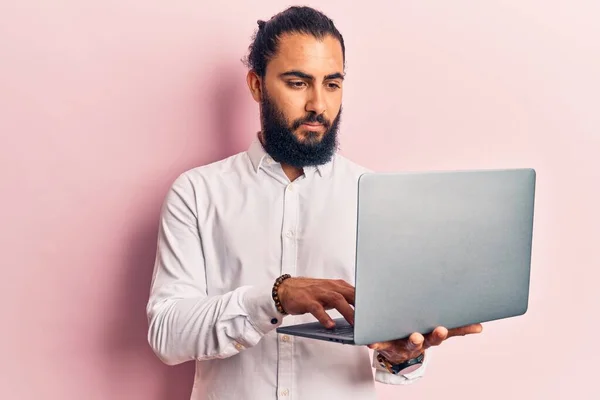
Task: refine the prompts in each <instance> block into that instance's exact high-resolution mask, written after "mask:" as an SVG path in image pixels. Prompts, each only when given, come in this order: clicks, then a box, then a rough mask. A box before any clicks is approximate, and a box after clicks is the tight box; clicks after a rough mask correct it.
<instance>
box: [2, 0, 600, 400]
mask: <svg viewBox="0 0 600 400" xmlns="http://www.w3.org/2000/svg"><path fill="white" fill-rule="evenodd" d="M394 3H395V5H392V2H390V1H387V0H371V1H369V2H367V3H365V4H363V5H360V6H359V5H350V4H349V2H347V1H341V0H340V1H323V2H312V4H311V5H316V6H317V7H320V8H321V9H322V10H323V11H325V12H327V13H329V14H330V15H331V17H332V18H334V20H335V21H336V22H337V24H338V27H339V28H340V30H341V31H342V33H343V34H344V36H345V38H346V42H347V48H348V54H347V61H348V79H347V81H346V89H345V97H344V106H345V118H344V121H343V123H342V150H343V152H344V153H345V154H346V155H347V156H349V157H351V158H352V159H354V160H355V161H357V162H359V163H362V164H364V165H366V166H368V167H371V168H374V169H377V170H421V169H456V168H494V167H513V166H530V167H535V168H536V169H537V170H538V191H537V200H538V201H537V213H536V222H535V228H536V229H535V239H534V255H533V270H532V282H531V303H530V311H529V313H528V314H526V316H524V317H521V318H517V319H513V320H506V321H501V322H495V323H490V324H487V325H486V327H485V333H484V334H483V335H481V336H480V337H477V338H470V339H453V340H452V341H451V342H448V343H447V344H446V345H445V346H443V347H441V348H439V349H437V350H436V351H435V361H434V362H433V363H432V365H431V368H430V369H429V371H428V376H427V378H426V379H425V380H423V381H421V382H420V383H419V384H417V385H414V386H412V387H384V386H378V388H379V393H380V399H392V398H403V399H404V398H406V399H408V398H411V399H416V398H420V399H433V398H449V399H459V398H460V399H476V398H486V399H504V398H506V397H508V396H512V398H519V399H521V398H530V399H551V398H552V399H567V398H578V399H592V398H596V399H597V398H600V396H599V389H598V382H597V380H598V378H597V373H594V372H592V371H593V369H596V367H597V365H598V360H599V358H600V351H599V345H598V337H599V327H598V323H597V320H598V318H599V314H600V312H599V311H598V309H599V306H600V301H599V296H598V290H597V289H598V286H599V282H598V280H599V279H600V273H599V272H598V271H599V270H598V268H599V267H600V256H599V255H598V246H599V243H598V240H599V237H600V229H599V227H598V226H599V222H600V219H599V217H600V212H599V209H600V189H599V186H598V185H599V183H600V172H599V171H600V110H599V109H600V95H599V93H600V45H599V43H600V28H599V27H600V24H598V16H599V15H600V3H599V2H598V1H596V0H590V1H583V0H579V1H569V2H567V1H558V0H557V1H549V0H539V1H535V0H527V1H525V0H510V1H509V0H505V1H500V0H494V1H492V0H489V1H478V0H472V1H466V0H455V1H452V2H448V1H442V0H439V1H427V2H424V1H417V0H405V1H399V2H394ZM285 5H286V3H283V2H280V1H275V0H271V1H260V2H246V1H241V0H237V1H227V2H214V1H212V2H210V3H208V2H203V1H191V0H181V1H175V2H166V1H158V0H144V1H141V0H118V1H117V0H87V1H81V0H53V1H49V0H48V1H44V0H18V1H17V0H13V1H10V0H1V1H0V134H1V139H0V185H1V195H2V203H1V207H0V221H1V223H2V229H1V230H0V252H1V253H0V254H1V256H0V265H1V267H2V270H1V271H2V279H1V280H0V282H1V283H0V285H1V286H0V296H1V297H0V302H1V304H2V312H1V327H0V335H1V337H0V339H1V340H0V354H2V362H1V363H0V398H1V399H49V400H59V399H60V400H64V399H69V400H70V399H86V400H95V399H102V400H105V399H111V400H112V399H144V400H154V399H157V400H158V399H161V400H162V399H165V400H166V399H174V400H183V399H186V398H187V396H188V395H189V391H190V387H191V378H192V376H191V374H192V369H191V368H190V367H191V365H183V366H179V367H166V366H163V365H162V364H161V363H160V362H159V361H158V360H157V359H156V358H155V357H154V356H153V354H152V352H151V351H150V349H149V347H148V345H147V343H146V317H145V313H144V307H145V303H146V299H147V293H148V288H149V283H150V274H151V270H152V263H153V258H154V251H155V247H154V246H155V240H156V239H155V238H156V229H157V218H158V213H159V207H160V203H161V202H162V199H163V196H164V194H165V192H166V190H167V188H168V186H169V185H170V183H171V182H172V180H173V179H174V178H175V177H176V176H177V175H178V174H179V173H180V172H182V171H184V170H186V169H188V168H191V167H193V166H196V165H200V164H204V163H207V162H210V161H214V160H217V159H220V158H223V157H225V156H227V155H230V154H233V153H235V152H238V151H242V150H244V149H245V148H246V146H247V144H248V143H249V141H250V140H251V138H252V137H253V135H254V132H255V131H256V130H257V128H258V117H257V116H258V114H257V106H256V104H255V103H254V102H253V101H252V100H251V98H250V95H249V93H248V91H247V89H246V87H245V81H244V77H245V68H244V67H243V66H242V64H241V63H240V62H239V59H240V58H241V57H242V56H243V55H244V54H245V51H246V48H247V46H248V44H249V41H250V36H251V34H252V32H253V31H254V29H255V26H256V24H255V21H256V20H257V19H259V18H267V17H269V16H270V15H272V14H273V13H275V12H277V11H280V10H282V9H283V8H284V6H285Z"/></svg>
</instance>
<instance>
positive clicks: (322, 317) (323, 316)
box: [307, 301, 335, 329]
mask: <svg viewBox="0 0 600 400" xmlns="http://www.w3.org/2000/svg"><path fill="white" fill-rule="evenodd" d="M307 311H308V312H309V313H311V314H312V315H314V317H315V318H316V319H317V320H318V321H319V322H320V323H321V325H323V326H324V327H325V328H329V329H331V328H333V327H335V322H334V321H333V320H332V319H331V317H330V316H329V314H327V313H326V312H325V309H324V308H323V306H322V305H321V304H319V302H316V301H315V302H313V303H310V304H309V305H308V307H307Z"/></svg>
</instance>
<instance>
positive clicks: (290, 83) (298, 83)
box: [287, 81, 306, 89]
mask: <svg viewBox="0 0 600 400" xmlns="http://www.w3.org/2000/svg"><path fill="white" fill-rule="evenodd" d="M287 84H288V86H289V87H291V88H292V89H302V88H303V87H304V86H306V82H304V81H288V82H287Z"/></svg>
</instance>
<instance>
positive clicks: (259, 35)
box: [243, 6, 346, 78]
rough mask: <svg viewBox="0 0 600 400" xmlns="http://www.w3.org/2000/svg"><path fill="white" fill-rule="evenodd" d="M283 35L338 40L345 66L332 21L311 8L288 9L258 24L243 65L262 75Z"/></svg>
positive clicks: (338, 34) (338, 37) (339, 36)
mask: <svg viewBox="0 0 600 400" xmlns="http://www.w3.org/2000/svg"><path fill="white" fill-rule="evenodd" d="M286 33H303V34H307V35H312V36H314V37H316V38H317V39H323V38H324V37H325V36H326V35H331V36H333V37H334V38H336V39H337V40H339V41H340V44H341V45H342V56H343V60H344V64H345V63H346V48H345V47H344V38H343V37H342V34H341V33H340V32H339V31H338V30H337V28H336V27H335V25H334V23H333V21H332V20H331V19H330V18H329V17H327V16H326V15H325V14H323V13H322V12H320V11H317V10H315V9H314V8H311V7H297V6H294V7H290V8H288V9H287V10H285V11H282V12H280V13H279V14H276V15H275V16H273V17H272V18H271V19H270V20H268V21H266V22H265V21H262V20H259V21H258V29H257V30H256V32H255V33H254V36H253V37H252V44H250V47H249V54H248V56H246V57H245V58H244V60H243V61H244V63H245V64H246V66H247V67H248V68H250V69H253V70H254V71H255V72H256V73H257V75H258V76H260V77H261V78H262V77H264V76H265V73H266V71H267V64H268V62H269V61H270V60H271V59H272V58H273V56H274V55H275V54H276V53H277V49H278V45H279V39H280V38H281V36H282V35H283V34H286Z"/></svg>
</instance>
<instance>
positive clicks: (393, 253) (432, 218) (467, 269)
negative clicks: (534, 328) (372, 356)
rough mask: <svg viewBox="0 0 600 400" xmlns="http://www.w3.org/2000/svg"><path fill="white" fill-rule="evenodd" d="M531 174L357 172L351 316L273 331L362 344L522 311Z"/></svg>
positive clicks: (525, 301)
mask: <svg viewBox="0 0 600 400" xmlns="http://www.w3.org/2000/svg"><path fill="white" fill-rule="evenodd" d="M535 181H536V172H535V170H534V169H526V168H521V169H503V170H473V171H446V172H444V171H440V172H402V173H374V172H370V173H365V174H363V175H361V176H360V178H359V181H358V207H357V230H356V259H355V283H354V284H355V288H356V295H355V305H354V313H355V317H354V326H351V325H350V324H349V323H348V322H346V320H345V319H343V318H336V319H335V322H336V326H335V328H332V329H328V328H325V327H324V326H323V325H321V324H320V323H319V322H318V321H316V319H315V321H316V322H309V323H303V324H297V325H288V326H280V327H279V328H277V332H278V333H282V334H287V335H295V336H301V337H305V338H311V339H319V340H326V341H331V342H335V343H343V344H351V345H367V344H371V343H376V342H382V341H388V340H395V339H401V338H406V337H408V336H410V334H412V333H413V332H420V333H423V334H426V333H429V332H431V331H433V329H435V327H437V326H440V325H441V326H445V327H447V328H455V327H459V326H464V325H470V324H474V323H482V322H488V321H493V320H499V319H505V318H510V317H516V316H520V315H523V314H525V313H526V311H527V308H528V302H529V281H530V265H531V250H532V234H533V214H534V196H535Z"/></svg>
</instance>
